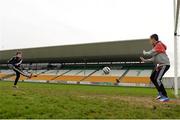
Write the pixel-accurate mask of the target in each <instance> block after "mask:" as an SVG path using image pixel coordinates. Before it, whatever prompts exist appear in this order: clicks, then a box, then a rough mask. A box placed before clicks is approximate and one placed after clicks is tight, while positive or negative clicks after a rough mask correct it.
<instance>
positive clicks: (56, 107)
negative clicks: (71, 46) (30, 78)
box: [0, 81, 180, 119]
mask: <svg viewBox="0 0 180 120" xmlns="http://www.w3.org/2000/svg"><path fill="white" fill-rule="evenodd" d="M12 85H13V82H3V81H0V119H3V118H23V119H24V118H25V119H26V118H27V119H29V118H40V119H41V118H48V119H53V118H178V119H180V99H175V97H174V96H173V91H172V90H171V89H168V90H167V91H168V94H169V96H170V98H171V99H172V100H171V101H170V102H166V103H161V102H159V101H157V100H155V99H154V98H155V97H156V90H155V89H154V88H139V87H111V86H88V85H63V84H48V83H22V82H19V83H18V85H19V88H18V89H15V88H12Z"/></svg>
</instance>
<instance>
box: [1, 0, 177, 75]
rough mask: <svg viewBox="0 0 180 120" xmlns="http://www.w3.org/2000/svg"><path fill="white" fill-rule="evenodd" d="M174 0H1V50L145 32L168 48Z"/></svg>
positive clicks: (170, 46)
mask: <svg viewBox="0 0 180 120" xmlns="http://www.w3.org/2000/svg"><path fill="white" fill-rule="evenodd" d="M173 17H174V14H173V0H0V50H7V49H19V48H31V47H42V46H57V45H69V44H81V43H94V42H104V41H116V40H118V41H120V40H129V39H142V38H149V36H150V35H151V34H153V33H157V34H158V35H159V37H160V40H161V41H162V42H164V43H165V44H166V45H167V47H168V49H167V54H168V56H169V57H170V62H171V64H172V67H171V69H170V70H169V72H168V73H167V76H172V75H173V61H174V59H173V56H174V52H173V50H174V46H173V40H174V37H173V33H174V27H173V26H174V18H173Z"/></svg>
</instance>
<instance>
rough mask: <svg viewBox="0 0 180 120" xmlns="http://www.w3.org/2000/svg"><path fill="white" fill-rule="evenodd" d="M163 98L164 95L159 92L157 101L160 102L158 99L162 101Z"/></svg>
mask: <svg viewBox="0 0 180 120" xmlns="http://www.w3.org/2000/svg"><path fill="white" fill-rule="evenodd" d="M162 97H163V95H162V93H161V92H159V94H158V96H157V97H156V100H158V99H160V98H162Z"/></svg>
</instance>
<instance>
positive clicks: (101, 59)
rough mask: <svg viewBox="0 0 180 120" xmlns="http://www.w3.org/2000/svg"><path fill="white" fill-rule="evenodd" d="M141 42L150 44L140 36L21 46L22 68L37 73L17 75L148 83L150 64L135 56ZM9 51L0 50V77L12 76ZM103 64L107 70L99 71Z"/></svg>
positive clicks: (88, 81) (12, 51)
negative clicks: (108, 68)
mask: <svg viewBox="0 0 180 120" xmlns="http://www.w3.org/2000/svg"><path fill="white" fill-rule="evenodd" d="M138 46H139V47H138ZM141 46H144V47H146V48H149V49H150V48H151V46H149V43H148V41H147V40H146V39H142V40H130V41H118V42H117V41H116V42H106V43H92V44H82V45H68V46H54V47H44V48H30V49H22V50H21V51H22V52H23V55H24V62H23V63H24V64H23V67H22V68H24V69H25V70H24V72H27V73H28V72H32V73H34V74H36V75H37V77H32V78H30V79H29V78H26V77H24V76H21V77H20V80H23V81H32V82H33V81H34V82H35V81H45V82H63V83H64V82H65V83H66V82H67V83H69V82H74V83H87V84H96V83H97V84H101V83H110V84H111V85H114V84H117V83H118V84H117V85H121V84H123V83H127V84H131V83H135V84H141V83H142V84H151V83H150V80H149V76H150V74H151V72H152V68H153V65H152V64H151V63H148V64H145V63H140V61H139V56H141V55H142V50H143V49H142V48H141ZM107 48H109V49H107ZM63 51H66V52H63ZM72 52H73V54H72ZM13 53H14V50H6V51H0V68H1V69H0V79H1V80H14V79H15V75H14V72H13V70H9V68H8V66H7V64H6V61H7V60H8V59H9V58H10V57H11V56H13ZM105 66H108V67H110V68H111V71H110V73H109V74H104V73H103V71H102V69H103V67H105Z"/></svg>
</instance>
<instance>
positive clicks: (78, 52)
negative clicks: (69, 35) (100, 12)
mask: <svg viewBox="0 0 180 120" xmlns="http://www.w3.org/2000/svg"><path fill="white" fill-rule="evenodd" d="M143 49H145V50H149V49H151V45H150V44H149V42H148V40H147V39H138V40H127V41H114V42H102V43H89V44H78V45H65V46H52V47H40V48H27V49H20V50H21V51H22V52H23V61H24V63H59V62H60V63H62V62H137V61H139V57H140V56H142V50H143ZM16 51H17V50H16V49H15V50H4V51H0V63H1V64H2V63H7V60H8V59H10V58H11V57H12V56H13V55H14V54H15V52H16Z"/></svg>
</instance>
